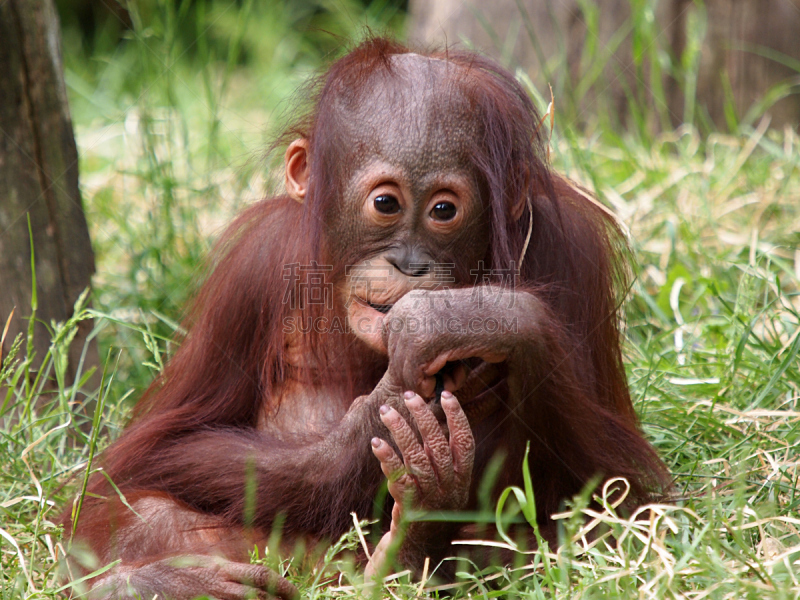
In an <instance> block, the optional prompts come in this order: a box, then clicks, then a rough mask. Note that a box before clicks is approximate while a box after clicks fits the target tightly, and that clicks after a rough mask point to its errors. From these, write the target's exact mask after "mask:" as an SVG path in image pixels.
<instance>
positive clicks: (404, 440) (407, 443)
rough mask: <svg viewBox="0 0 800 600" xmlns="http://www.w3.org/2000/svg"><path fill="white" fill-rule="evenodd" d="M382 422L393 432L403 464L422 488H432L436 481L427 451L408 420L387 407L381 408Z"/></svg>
mask: <svg viewBox="0 0 800 600" xmlns="http://www.w3.org/2000/svg"><path fill="white" fill-rule="evenodd" d="M380 415H381V421H383V424H384V425H386V428H387V429H388V430H389V431H390V432H391V434H392V438H393V439H394V443H395V444H397V448H398V449H399V450H400V453H401V454H402V455H403V463H404V464H405V466H406V469H407V470H408V472H409V473H410V474H411V475H413V476H414V477H415V478H416V479H417V481H418V482H419V484H420V485H421V486H430V485H431V484H433V483H434V482H435V480H436V477H435V475H434V474H433V468H432V467H431V464H430V461H429V460H428V456H427V454H425V450H424V449H423V448H422V446H421V445H420V443H419V442H418V441H417V436H416V434H415V433H414V431H413V430H412V429H411V427H410V426H409V425H408V423H406V420H405V419H404V418H403V417H402V416H400V413H399V412H397V411H396V410H395V409H393V408H390V407H388V406H386V405H384V406H381V408H380Z"/></svg>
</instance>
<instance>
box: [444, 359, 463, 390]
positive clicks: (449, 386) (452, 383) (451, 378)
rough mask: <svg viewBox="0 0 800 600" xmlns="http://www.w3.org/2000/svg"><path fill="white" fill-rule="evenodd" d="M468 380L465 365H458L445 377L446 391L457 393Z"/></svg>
mask: <svg viewBox="0 0 800 600" xmlns="http://www.w3.org/2000/svg"><path fill="white" fill-rule="evenodd" d="M466 380H467V369H466V367H465V366H464V365H463V364H459V365H456V367H455V368H454V369H453V370H452V371H451V372H450V373H447V374H445V376H444V389H446V390H447V391H448V392H455V391H456V390H458V389H460V388H461V386H462V385H464V382H465V381H466Z"/></svg>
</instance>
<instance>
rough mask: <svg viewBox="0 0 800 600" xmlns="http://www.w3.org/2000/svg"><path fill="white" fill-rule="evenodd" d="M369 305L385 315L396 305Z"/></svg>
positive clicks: (370, 303)
mask: <svg viewBox="0 0 800 600" xmlns="http://www.w3.org/2000/svg"><path fill="white" fill-rule="evenodd" d="M367 304H369V305H370V306H371V307H372V308H374V309H375V310H377V311H378V312H379V313H383V314H384V315H385V314H386V313H388V312H389V309H391V308H392V306H394V304H373V303H372V302H368V303H367Z"/></svg>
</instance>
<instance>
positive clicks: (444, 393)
mask: <svg viewBox="0 0 800 600" xmlns="http://www.w3.org/2000/svg"><path fill="white" fill-rule="evenodd" d="M452 397H453V394H452V392H448V391H447V390H445V391H443V392H442V398H447V399H450V398H452Z"/></svg>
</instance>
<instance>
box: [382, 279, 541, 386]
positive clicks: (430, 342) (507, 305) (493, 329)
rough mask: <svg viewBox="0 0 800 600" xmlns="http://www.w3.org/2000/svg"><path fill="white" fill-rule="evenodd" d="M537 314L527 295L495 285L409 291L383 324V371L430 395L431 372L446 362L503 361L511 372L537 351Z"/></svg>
mask: <svg viewBox="0 0 800 600" xmlns="http://www.w3.org/2000/svg"><path fill="white" fill-rule="evenodd" d="M540 313H541V310H540V308H539V302H538V301H537V299H536V298H535V297H534V296H533V295H532V294H529V293H527V292H524V291H517V290H511V289H504V288H501V287H497V286H477V287H472V288H460V289H442V290H416V291H414V292H410V293H409V294H406V295H405V296H404V297H403V298H401V299H400V300H399V301H398V302H397V303H396V304H395V305H394V306H393V307H392V309H391V310H390V311H389V313H388V314H387V315H386V318H385V319H384V322H383V342H384V344H385V346H386V349H387V352H388V354H389V369H388V372H387V375H388V376H389V377H390V378H392V380H393V381H395V382H397V385H399V386H400V387H401V388H403V389H410V390H415V391H417V392H418V393H419V394H420V395H422V396H423V397H426V398H429V397H431V395H432V394H433V390H434V387H435V378H434V375H435V374H436V373H438V372H439V371H440V370H441V369H442V368H443V367H444V366H445V364H446V363H448V362H450V361H459V360H464V359H469V358H480V359H482V360H484V361H486V362H488V363H496V362H501V361H507V362H508V363H509V366H510V368H511V369H512V370H513V368H514V367H515V365H517V364H518V363H519V362H524V358H525V352H526V351H531V350H534V351H535V350H537V345H538V339H537V334H538V331H537V330H538V327H539V323H540V319H539V314H540ZM520 359H522V360H520ZM455 379H456V380H457V381H458V380H463V374H458V373H457V374H456V376H455ZM456 385H457V384H456Z"/></svg>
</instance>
